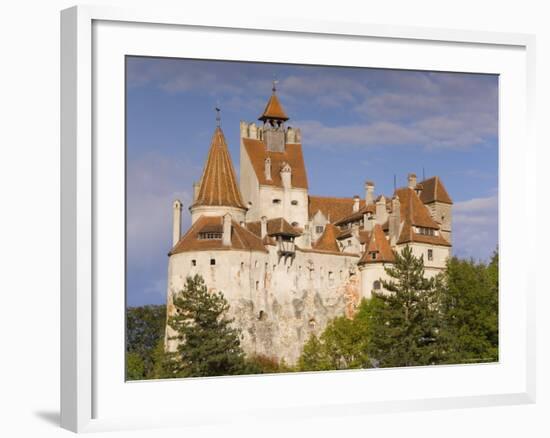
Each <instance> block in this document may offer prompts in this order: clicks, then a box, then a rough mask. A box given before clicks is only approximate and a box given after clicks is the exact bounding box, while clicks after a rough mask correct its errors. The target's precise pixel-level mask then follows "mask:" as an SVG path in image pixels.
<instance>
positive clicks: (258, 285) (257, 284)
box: [256, 281, 260, 290]
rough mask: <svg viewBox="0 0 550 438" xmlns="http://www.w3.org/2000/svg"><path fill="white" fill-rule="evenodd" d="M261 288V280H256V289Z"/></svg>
mask: <svg viewBox="0 0 550 438" xmlns="http://www.w3.org/2000/svg"><path fill="white" fill-rule="evenodd" d="M259 289H260V282H259V281H257V282H256V290H259Z"/></svg>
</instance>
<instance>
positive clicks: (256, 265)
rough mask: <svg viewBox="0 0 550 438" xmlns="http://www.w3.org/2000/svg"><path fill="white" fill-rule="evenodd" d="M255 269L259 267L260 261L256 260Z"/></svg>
mask: <svg viewBox="0 0 550 438" xmlns="http://www.w3.org/2000/svg"><path fill="white" fill-rule="evenodd" d="M254 267H255V268H257V267H258V260H256V261H255V262H254Z"/></svg>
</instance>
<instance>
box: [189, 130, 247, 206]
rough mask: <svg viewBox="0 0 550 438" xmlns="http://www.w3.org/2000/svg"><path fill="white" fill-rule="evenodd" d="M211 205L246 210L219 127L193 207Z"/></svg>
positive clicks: (211, 144)
mask: <svg viewBox="0 0 550 438" xmlns="http://www.w3.org/2000/svg"><path fill="white" fill-rule="evenodd" d="M201 205H211V206H227V207H237V208H246V207H245V205H244V203H243V200H242V197H241V192H240V191H239V186H238V185H237V178H236V176H235V169H234V168H233V163H232V162H231V155H230V154H229V149H228V148H227V143H226V141H225V136H224V135H223V131H222V130H221V128H220V127H217V128H216V130H215V131H214V135H213V136H212V141H211V143H210V150H209V152H208V158H207V159H206V164H205V166H204V170H203V172H202V177H201V181H200V188H199V193H198V195H197V199H196V200H195V202H194V204H193V206H194V207H195V206H201Z"/></svg>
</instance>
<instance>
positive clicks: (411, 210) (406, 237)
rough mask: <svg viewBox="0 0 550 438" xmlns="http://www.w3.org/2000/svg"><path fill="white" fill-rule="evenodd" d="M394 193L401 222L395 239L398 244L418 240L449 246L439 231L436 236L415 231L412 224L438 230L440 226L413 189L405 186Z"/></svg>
mask: <svg viewBox="0 0 550 438" xmlns="http://www.w3.org/2000/svg"><path fill="white" fill-rule="evenodd" d="M395 193H396V194H397V196H399V202H400V214H401V221H402V222H403V228H402V229H401V234H400V235H399V239H398V240H397V243H398V244H402V243H408V242H419V243H430V244H433V245H442V246H451V244H450V243H449V242H447V240H446V239H445V238H444V237H443V236H442V235H441V234H440V233H439V235H438V236H435V235H433V236H429V235H425V234H420V233H415V232H414V229H413V227H414V226H416V227H422V228H429V229H433V230H439V229H440V228H439V225H438V224H437V222H435V221H434V219H433V218H432V216H431V215H430V212H429V211H428V208H427V207H426V206H425V205H424V204H423V203H422V201H421V200H420V198H419V197H418V195H417V194H416V192H415V191H414V190H413V189H409V188H407V187H405V188H401V189H397V190H396V192H395Z"/></svg>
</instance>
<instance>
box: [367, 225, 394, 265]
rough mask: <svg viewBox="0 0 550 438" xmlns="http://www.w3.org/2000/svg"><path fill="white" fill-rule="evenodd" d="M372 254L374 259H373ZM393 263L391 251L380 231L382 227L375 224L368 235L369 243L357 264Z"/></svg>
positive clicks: (382, 232)
mask: <svg viewBox="0 0 550 438" xmlns="http://www.w3.org/2000/svg"><path fill="white" fill-rule="evenodd" d="M373 254H374V257H375V258H373ZM394 261H395V256H394V254H393V251H392V249H391V246H390V243H389V242H388V239H386V235H385V234H384V231H383V230H382V227H381V226H380V225H379V224H376V225H375V226H374V228H373V230H372V233H371V234H370V238H369V241H368V243H367V248H366V250H365V252H364V253H363V255H362V256H361V259H360V260H359V264H363V263H393V262H394Z"/></svg>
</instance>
